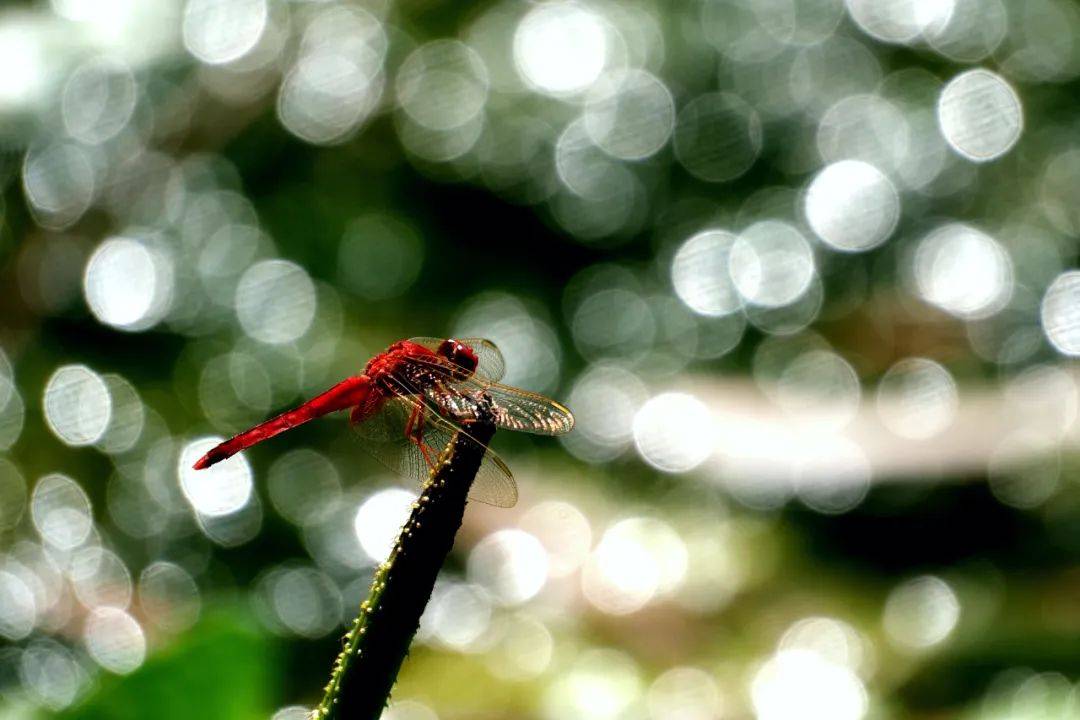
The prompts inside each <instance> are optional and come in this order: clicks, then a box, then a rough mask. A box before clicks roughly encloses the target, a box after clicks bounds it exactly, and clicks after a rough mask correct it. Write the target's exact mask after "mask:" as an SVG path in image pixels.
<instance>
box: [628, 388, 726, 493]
mask: <svg viewBox="0 0 1080 720" xmlns="http://www.w3.org/2000/svg"><path fill="white" fill-rule="evenodd" d="M714 432H715V427H714V422H713V417H712V413H711V412H710V411H709V408H708V407H706V406H705V404H704V403H703V402H701V401H700V400H698V399H697V398H696V397H694V396H693V395H688V394H686V393H678V392H668V393H661V394H660V395H656V396H655V397H652V398H650V399H649V400H648V401H647V402H646V403H645V404H644V405H642V406H641V409H639V410H638V411H637V414H636V415H635V416H634V444H635V445H636V446H637V449H638V453H640V454H641V457H642V458H643V459H644V460H645V462H647V463H649V464H650V465H652V466H653V467H655V468H656V469H658V470H662V471H664V472H669V473H679V472H687V471H689V470H693V469H694V468H696V467H697V466H698V465H700V464H701V463H703V462H705V459H706V458H707V457H708V456H709V454H710V453H711V452H712V447H713V437H712V435H713V433H714Z"/></svg>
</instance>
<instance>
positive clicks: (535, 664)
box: [487, 612, 555, 681]
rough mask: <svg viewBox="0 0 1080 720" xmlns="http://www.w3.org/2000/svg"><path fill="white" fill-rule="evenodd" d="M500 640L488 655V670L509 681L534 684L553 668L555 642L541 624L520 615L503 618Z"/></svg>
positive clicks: (515, 614)
mask: <svg viewBox="0 0 1080 720" xmlns="http://www.w3.org/2000/svg"><path fill="white" fill-rule="evenodd" d="M499 629H500V630H501V632H500V633H499V639H498V641H497V642H496V644H495V646H494V647H492V648H491V649H490V650H488V651H487V660H488V667H489V669H490V670H491V673H492V674H493V675H495V676H496V677H499V678H502V679H505V680H518V681H520V680H531V679H533V678H536V677H538V676H540V675H541V674H543V672H544V671H545V670H547V669H548V667H549V666H550V665H551V657H552V654H553V651H554V649H555V641H554V639H553V638H552V637H551V632H550V631H549V630H548V629H547V627H546V626H545V625H544V623H542V622H541V621H540V620H537V619H536V618H534V617H532V616H531V615H527V614H526V613H524V612H517V613H513V614H510V615H506V616H504V617H503V618H502V622H501V623H500V627H499Z"/></svg>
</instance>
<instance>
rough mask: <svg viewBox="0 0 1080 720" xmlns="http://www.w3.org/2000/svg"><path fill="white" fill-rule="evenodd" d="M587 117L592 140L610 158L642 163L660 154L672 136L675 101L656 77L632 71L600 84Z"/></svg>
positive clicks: (590, 99)
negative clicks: (645, 159)
mask: <svg viewBox="0 0 1080 720" xmlns="http://www.w3.org/2000/svg"><path fill="white" fill-rule="evenodd" d="M583 117H584V119H585V129H586V131H587V132H588V133H589V137H591V138H592V140H593V142H595V143H596V144H597V146H598V147H600V148H601V149H602V150H603V151H604V152H606V153H607V154H608V155H611V156H612V157H614V158H617V159H619V160H642V159H644V158H647V157H650V156H652V155H655V154H656V153H657V152H659V150H660V148H662V147H663V146H664V145H665V144H666V143H667V141H668V138H670V137H671V133H672V131H673V130H674V128H675V102H674V100H673V99H672V97H671V91H670V90H668V89H667V86H665V85H664V83H663V82H661V81H660V79H659V78H657V77H656V76H655V75H652V74H650V73H647V72H645V71H644V70H629V71H625V72H622V73H618V74H616V75H612V76H606V77H605V78H604V79H603V80H601V81H600V82H599V83H597V85H596V86H595V87H594V88H593V89H592V90H591V91H590V92H589V101H588V103H587V104H586V106H585V114H584V116H583Z"/></svg>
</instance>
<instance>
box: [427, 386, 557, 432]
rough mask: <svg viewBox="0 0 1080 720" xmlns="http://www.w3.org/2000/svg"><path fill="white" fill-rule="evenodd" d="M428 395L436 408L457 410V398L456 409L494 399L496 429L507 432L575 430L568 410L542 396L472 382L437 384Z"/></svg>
mask: <svg viewBox="0 0 1080 720" xmlns="http://www.w3.org/2000/svg"><path fill="white" fill-rule="evenodd" d="M427 393H428V395H429V396H430V397H431V399H432V400H433V402H434V403H435V404H436V405H441V406H448V407H454V405H455V398H458V399H457V400H456V404H457V405H467V403H468V402H469V401H470V399H471V398H475V397H479V395H480V394H482V393H486V394H487V395H490V396H491V399H492V403H493V405H494V410H495V425H496V426H498V427H500V428H504V429H506V430H517V431H518V432H527V433H534V434H536V435H562V434H563V433H568V432H570V431H571V430H573V428H574V415H573V413H571V412H570V410H569V408H567V407H566V406H564V405H562V404H561V403H558V402H555V401H554V400H552V399H551V398H548V397H544V396H543V395H539V394H537V393H534V392H529V391H528V390H521V389H520V388H515V387H510V386H509V385H500V384H498V383H491V384H485V383H483V382H482V381H478V380H475V379H473V378H469V379H468V380H463V381H459V382H453V381H442V382H438V383H435V385H434V387H432V388H430V389H429V390H427ZM460 398H465V400H464V401H463V400H461V399H460ZM473 404H475V402H473Z"/></svg>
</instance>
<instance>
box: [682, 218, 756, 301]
mask: <svg viewBox="0 0 1080 720" xmlns="http://www.w3.org/2000/svg"><path fill="white" fill-rule="evenodd" d="M735 240H736V237H735V235H732V234H731V233H729V232H727V231H724V230H705V231H703V232H700V233H698V234H697V235H694V236H693V237H691V238H689V239H688V240H687V241H686V242H684V243H683V244H682V245H680V246H679V249H678V250H677V251H675V257H674V258H673V259H672V262H671V282H672V284H673V285H674V286H675V294H676V295H678V296H679V299H680V300H682V301H683V303H685V304H686V306H687V307H688V308H690V309H691V310H693V311H694V312H696V313H698V314H699V315H707V316H710V317H718V316H723V315H730V314H731V313H734V312H736V311H738V310H739V309H740V308H741V307H742V298H741V297H740V296H739V292H738V291H737V290H736V288H735V284H734V282H733V281H732V277H731V249H732V247H733V246H734V244H735Z"/></svg>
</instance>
